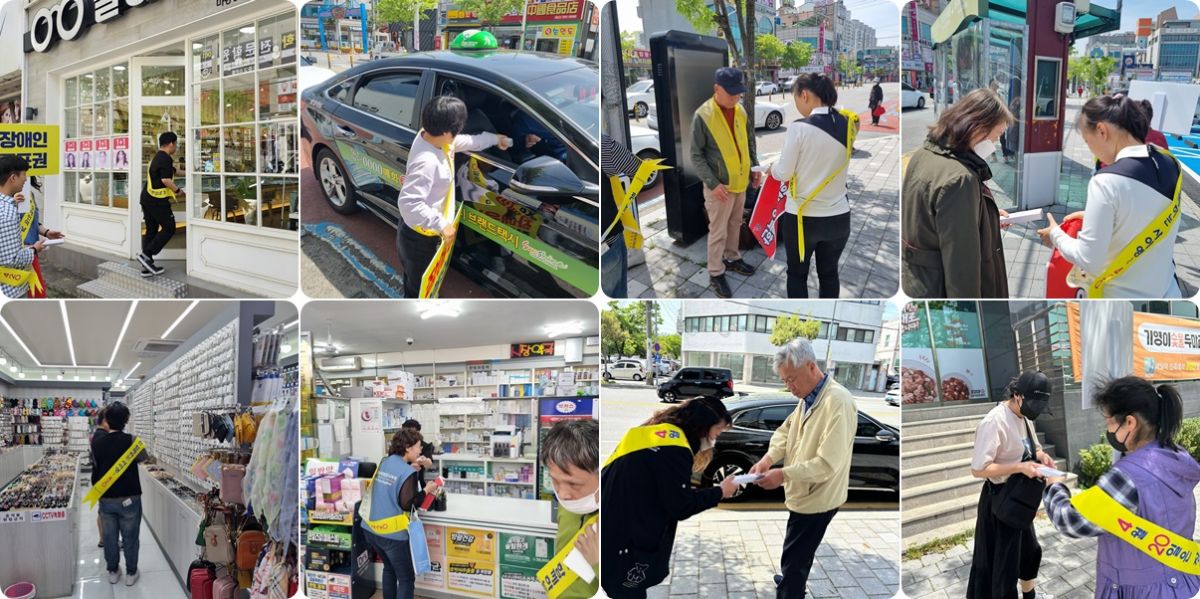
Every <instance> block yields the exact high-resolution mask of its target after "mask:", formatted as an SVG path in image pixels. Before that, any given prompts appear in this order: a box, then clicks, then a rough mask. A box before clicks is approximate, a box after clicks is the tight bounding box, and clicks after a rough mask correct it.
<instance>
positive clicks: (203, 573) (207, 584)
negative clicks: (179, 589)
mask: <svg viewBox="0 0 1200 599" xmlns="http://www.w3.org/2000/svg"><path fill="white" fill-rule="evenodd" d="M216 579H217V574H216V570H215V569H214V568H213V566H212V564H210V563H208V562H192V567H190V568H188V592H189V593H191V599H212V594H213V583H214V582H216Z"/></svg>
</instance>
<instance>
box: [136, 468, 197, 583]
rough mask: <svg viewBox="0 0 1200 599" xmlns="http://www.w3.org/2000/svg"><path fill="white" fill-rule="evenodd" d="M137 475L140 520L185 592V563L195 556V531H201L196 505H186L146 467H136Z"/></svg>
mask: <svg viewBox="0 0 1200 599" xmlns="http://www.w3.org/2000/svg"><path fill="white" fill-rule="evenodd" d="M138 476H139V477H140V478H141V483H142V519H143V520H144V521H145V522H146V526H147V527H148V528H149V529H150V534H152V535H154V540H155V541H157V542H158V546H159V548H160V549H161V550H162V552H163V554H164V555H165V556H166V558H167V563H168V564H170V566H171V571H172V572H173V573H174V574H175V579H176V580H177V581H178V582H179V585H180V587H182V588H183V589H184V592H185V594H186V579H185V577H186V576H187V572H188V566H189V565H190V564H191V562H192V560H194V559H196V553H197V548H196V531H198V530H200V520H201V518H200V514H199V513H198V512H197V509H196V507H195V506H193V505H189V504H188V502H185V501H184V500H183V499H181V498H180V497H179V496H178V495H176V494H175V493H173V492H172V491H171V490H170V489H168V488H167V487H166V485H165V484H163V482H162V481H160V480H158V479H157V478H154V477H153V476H151V475H150V473H149V472H147V471H146V468H145V466H139V467H138ZM142 542H143V543H144V542H145V540H143V541H142ZM162 590H163V591H165V589H162Z"/></svg>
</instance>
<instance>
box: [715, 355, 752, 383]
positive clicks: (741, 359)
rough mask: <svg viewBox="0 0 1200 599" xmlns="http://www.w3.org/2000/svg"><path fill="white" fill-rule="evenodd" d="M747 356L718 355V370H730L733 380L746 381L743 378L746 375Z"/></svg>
mask: <svg viewBox="0 0 1200 599" xmlns="http://www.w3.org/2000/svg"><path fill="white" fill-rule="evenodd" d="M745 364H746V362H745V356H744V355H743V354H727V353H718V354H717V368H728V369H729V371H730V372H732V373H733V380H735V381H741V380H745V378H744V377H743V376H742V375H743V374H745V372H746V369H745Z"/></svg>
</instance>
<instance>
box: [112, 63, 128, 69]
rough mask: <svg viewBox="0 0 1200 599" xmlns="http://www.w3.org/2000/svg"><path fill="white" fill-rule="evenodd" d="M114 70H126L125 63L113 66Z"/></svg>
mask: <svg viewBox="0 0 1200 599" xmlns="http://www.w3.org/2000/svg"><path fill="white" fill-rule="evenodd" d="M113 70H114V71H124V70H125V65H123V64H119V65H117V66H115V67H113Z"/></svg>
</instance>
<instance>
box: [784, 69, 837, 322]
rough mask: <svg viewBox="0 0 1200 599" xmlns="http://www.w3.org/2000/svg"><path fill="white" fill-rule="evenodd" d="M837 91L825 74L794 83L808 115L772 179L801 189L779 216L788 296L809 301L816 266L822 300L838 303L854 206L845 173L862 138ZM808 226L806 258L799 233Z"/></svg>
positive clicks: (792, 131) (791, 135) (794, 127)
mask: <svg viewBox="0 0 1200 599" xmlns="http://www.w3.org/2000/svg"><path fill="white" fill-rule="evenodd" d="M837 97H838V96H837V90H836V89H834V87H833V82H832V81H830V79H829V78H828V77H826V76H824V75H821V74H817V73H804V74H801V75H798V76H797V77H796V80H795V82H794V83H793V84H792V99H793V101H795V103H796V109H797V110H799V111H800V114H802V115H804V118H803V119H800V120H798V121H796V122H794V123H792V124H791V125H789V126H788V130H787V137H785V138H784V141H783V150H782V152H781V153H780V155H779V160H777V161H776V162H775V164H774V165H772V166H771V176H772V177H774V178H775V179H777V180H779V181H782V182H787V181H791V180H793V178H794V180H795V183H796V189H793V190H792V197H791V199H789V200H788V203H787V208H786V214H783V215H781V216H780V217H779V237H780V238H781V239H782V240H783V243H784V246H785V251H786V252H787V265H788V269H787V295H788V297H792V298H807V297H808V271H809V266H810V264H812V260H814V259H815V260H816V261H817V280H818V281H819V285H820V297H822V298H836V297H838V294H839V291H840V290H841V281H840V279H839V277H838V261H839V259H840V258H841V255H842V250H844V249H846V242H847V241H848V240H849V239H850V203H849V202H848V201H847V200H846V168H847V167H848V165H849V162H850V151H851V150H852V147H853V145H854V139H853V135H854V134H855V133H857V131H856V123H855V124H852V123H851V122H850V121H849V120H848V119H847V118H846V117H845V116H844V115H843V114H842V113H841V112H839V111H838V110H837V109H836V108H834V107H833V105H834V104H835V103H836V102H837ZM798 227H803V231H804V237H803V244H804V249H803V255H801V250H800V247H799V246H800V229H799V228H798Z"/></svg>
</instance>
